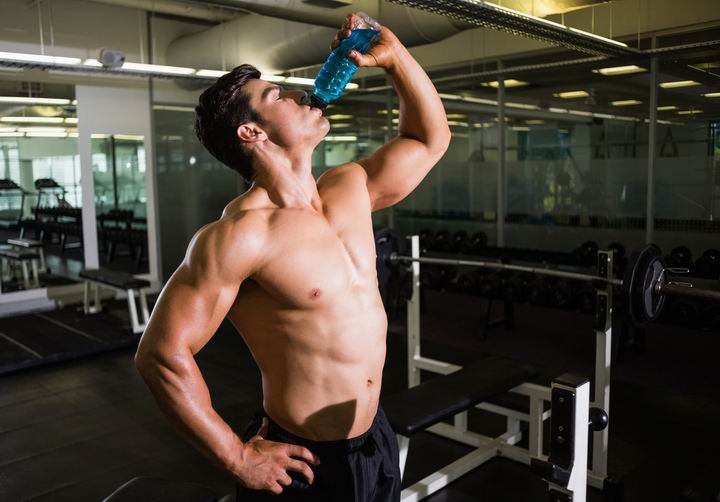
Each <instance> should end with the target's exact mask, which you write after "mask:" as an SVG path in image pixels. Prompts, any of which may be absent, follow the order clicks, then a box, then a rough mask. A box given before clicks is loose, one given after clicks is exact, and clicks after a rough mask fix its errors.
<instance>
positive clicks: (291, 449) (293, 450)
mask: <svg viewBox="0 0 720 502" xmlns="http://www.w3.org/2000/svg"><path fill="white" fill-rule="evenodd" d="M287 454H288V456H289V457H294V458H299V459H301V460H304V461H305V462H307V463H309V464H314V465H320V457H318V456H317V455H315V454H313V453H312V452H311V451H310V450H308V449H307V448H304V447H302V446H296V445H288V452H287Z"/></svg>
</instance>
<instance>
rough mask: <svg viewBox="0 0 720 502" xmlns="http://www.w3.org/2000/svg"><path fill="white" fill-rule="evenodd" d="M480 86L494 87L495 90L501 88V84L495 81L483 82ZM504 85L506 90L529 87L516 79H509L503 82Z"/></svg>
mask: <svg viewBox="0 0 720 502" xmlns="http://www.w3.org/2000/svg"><path fill="white" fill-rule="evenodd" d="M480 85H482V86H483V87H492V88H493V89H497V88H498V87H500V83H499V82H498V81H497V80H495V81H493V82H483V83H481V84H480ZM503 85H504V86H505V88H506V89H509V88H510V87H522V86H524V85H529V84H528V83H527V82H523V81H522V80H515V79H514V78H508V79H505V80H504V81H503Z"/></svg>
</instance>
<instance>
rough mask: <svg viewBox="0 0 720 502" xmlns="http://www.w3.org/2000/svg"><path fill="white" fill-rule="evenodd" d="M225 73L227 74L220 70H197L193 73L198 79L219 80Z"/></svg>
mask: <svg viewBox="0 0 720 502" xmlns="http://www.w3.org/2000/svg"><path fill="white" fill-rule="evenodd" d="M226 73H228V72H226V71H222V70H198V71H196V72H195V75H197V76H198V77H210V78H220V77H222V76H223V75H225V74H226Z"/></svg>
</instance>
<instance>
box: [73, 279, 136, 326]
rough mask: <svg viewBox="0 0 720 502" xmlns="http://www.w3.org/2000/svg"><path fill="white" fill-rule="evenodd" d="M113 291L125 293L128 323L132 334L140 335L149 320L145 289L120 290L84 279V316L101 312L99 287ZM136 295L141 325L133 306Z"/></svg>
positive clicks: (134, 305)
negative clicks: (91, 301) (91, 302)
mask: <svg viewBox="0 0 720 502" xmlns="http://www.w3.org/2000/svg"><path fill="white" fill-rule="evenodd" d="M101 286H102V287H105V288H109V289H113V290H115V291H121V292H123V293H127V301H128V310H129V312H130V323H131V325H132V332H133V333H134V334H136V335H139V334H141V333H142V332H143V331H145V328H146V327H147V323H148V320H149V318H150V311H149V310H148V305H147V298H146V296H145V289H144V288H141V289H137V290H135V289H132V288H131V289H122V288H116V287H114V286H110V285H109V284H105V283H99V282H95V281H90V280H88V279H85V284H84V287H85V289H84V294H83V312H84V313H85V314H97V313H98V312H102V304H101V303H100V287H101ZM136 294H137V297H138V301H139V303H140V314H141V315H142V324H140V321H139V320H138V308H137V305H136V304H135V295H136ZM90 295H92V296H93V304H92V305H91V304H90Z"/></svg>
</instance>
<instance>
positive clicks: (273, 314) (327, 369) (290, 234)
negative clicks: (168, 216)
mask: <svg viewBox="0 0 720 502" xmlns="http://www.w3.org/2000/svg"><path fill="white" fill-rule="evenodd" d="M354 167H355V168H359V166H357V165H355V166H354ZM346 171H347V169H346ZM338 172H342V171H338ZM361 180H362V177H360V176H357V175H356V174H353V173H352V171H350V172H348V174H340V175H333V176H326V177H324V178H323V179H321V180H320V181H319V183H318V191H319V193H320V196H321V198H322V200H323V211H322V214H320V213H318V212H316V211H313V210H305V209H276V210H261V211H262V213H261V218H260V221H262V222H263V223H262V225H263V227H264V231H265V232H267V234H266V236H267V238H266V241H267V246H266V249H264V254H265V259H264V260H263V266H262V267H261V268H260V270H258V271H257V272H256V273H255V274H253V276H252V277H250V278H249V279H247V280H245V281H244V282H243V283H242V285H241V287H240V291H239V293H238V295H237V298H236V299H235V302H234V304H233V306H232V308H231V309H230V312H229V313H228V318H229V319H230V321H231V322H232V323H233V325H234V326H235V327H236V328H237V329H238V331H239V332H240V333H241V334H242V336H243V338H244V339H245V341H246V343H247V344H248V347H249V348H250V350H251V352H252V353H253V356H254V358H255V360H256V362H257V363H258V366H259V368H260V371H261V373H262V377H263V394H264V407H265V410H266V411H267V413H268V414H269V415H270V416H271V417H272V418H273V419H274V420H275V421H276V422H277V423H279V424H280V425H281V426H283V427H284V428H286V429H287V430H288V431H290V432H293V433H295V434H297V435H298V436H301V437H306V438H308V439H315V440H334V439H342V438H349V437H355V436H357V435H359V434H362V433H363V432H365V431H366V430H367V429H368V428H369V427H370V425H371V424H372V422H373V418H374V417H375V413H376V411H377V403H378V399H379V394H380V384H381V379H382V368H383V364H384V360H385V342H386V340H385V338H386V331H387V318H386V315H385V310H384V308H383V305H382V300H381V298H380V295H379V293H378V288H377V276H376V267H375V258H376V254H375V243H374V237H373V230H372V219H371V210H370V201H369V197H368V193H367V189H366V186H365V184H364V182H361ZM241 199H242V198H241ZM233 204H235V203H233ZM233 204H231V206H229V208H230V211H232V210H233V209H232V205H233ZM237 206H238V209H244V207H243V201H242V200H239V204H238V205H237Z"/></svg>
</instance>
